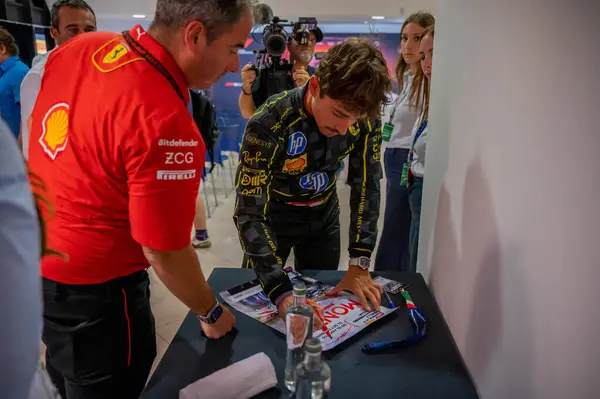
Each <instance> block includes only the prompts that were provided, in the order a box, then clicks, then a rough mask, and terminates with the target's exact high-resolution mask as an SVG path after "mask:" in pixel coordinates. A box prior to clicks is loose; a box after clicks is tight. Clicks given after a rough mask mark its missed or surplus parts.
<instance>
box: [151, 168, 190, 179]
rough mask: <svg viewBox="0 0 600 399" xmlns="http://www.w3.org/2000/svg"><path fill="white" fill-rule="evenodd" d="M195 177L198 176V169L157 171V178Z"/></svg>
mask: <svg viewBox="0 0 600 399" xmlns="http://www.w3.org/2000/svg"><path fill="white" fill-rule="evenodd" d="M194 178H196V169H192V170H158V171H156V179H157V180H191V179H194Z"/></svg>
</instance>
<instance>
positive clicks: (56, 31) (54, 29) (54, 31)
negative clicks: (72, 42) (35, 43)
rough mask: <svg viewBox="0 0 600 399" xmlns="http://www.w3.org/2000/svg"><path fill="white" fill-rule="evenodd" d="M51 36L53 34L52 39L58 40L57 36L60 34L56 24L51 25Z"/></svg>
mask: <svg viewBox="0 0 600 399" xmlns="http://www.w3.org/2000/svg"><path fill="white" fill-rule="evenodd" d="M50 36H52V39H54V41H56V37H57V36H58V29H56V28H55V27H54V26H51V27H50Z"/></svg>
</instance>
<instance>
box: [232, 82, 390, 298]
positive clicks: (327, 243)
mask: <svg viewBox="0 0 600 399" xmlns="http://www.w3.org/2000/svg"><path fill="white" fill-rule="evenodd" d="M306 87H307V85H306V86H304V87H301V88H297V89H292V90H289V91H286V92H283V93H280V94H278V95H276V96H273V97H270V98H269V99H268V100H267V102H266V103H265V104H264V105H263V106H262V107H260V108H259V109H258V111H257V112H256V114H255V115H254V116H253V117H252V118H251V119H250V120H249V121H248V124H247V126H246V130H245V133H244V137H243V139H242V146H241V149H240V162H239V167H238V170H237V176H236V193H237V199H236V204H235V213H234V221H235V223H236V227H237V229H238V232H239V237H240V241H241V244H242V249H243V251H244V255H245V258H244V267H253V268H254V270H255V271H256V273H257V275H258V278H259V280H260V282H261V284H262V286H263V289H264V291H265V293H266V294H267V296H268V297H269V299H270V300H271V301H273V302H275V300H276V299H277V298H278V297H279V296H280V295H281V294H283V293H285V292H288V291H290V290H291V289H292V285H291V283H290V280H289V278H288V277H287V275H286V273H285V272H284V271H283V267H282V265H283V264H285V261H286V259H284V258H287V256H288V255H289V251H290V248H291V247H293V248H294V255H295V257H296V259H298V257H304V259H307V261H306V262H305V263H309V264H305V265H304V267H305V268H312V269H321V268H332V267H331V264H333V268H335V269H337V266H338V263H339V247H340V241H339V207H338V202H337V193H336V180H337V171H338V169H339V167H340V166H341V163H342V160H343V159H344V158H345V157H346V156H348V155H349V156H350V159H349V171H348V184H349V185H350V188H351V192H350V214H351V215H350V218H351V221H350V245H349V248H348V249H349V252H350V257H358V256H368V257H370V255H371V252H372V251H373V248H374V247H375V241H376V239H377V219H378V217H379V204H380V180H381V177H382V169H381V164H380V154H381V121H380V120H379V119H377V120H373V121H369V122H358V123H356V124H355V125H353V126H351V127H350V128H349V129H348V132H347V133H346V135H337V136H334V137H326V136H324V135H322V134H321V133H320V132H319V129H318V127H317V124H316V122H315V120H314V118H313V117H312V116H311V115H309V114H308V113H307V112H306V110H305V108H304V94H305V90H306ZM283 241H285V244H283V243H282V242H283ZM336 241H337V244H336ZM300 244H304V245H302V246H301V247H300ZM283 246H285V247H287V248H285V249H282V247H283ZM336 246H337V248H335V247H336ZM332 247H333V248H332ZM327 248H329V249H330V250H333V251H334V252H333V253H335V251H336V250H337V260H336V259H335V255H334V256H333V257H330V260H328V261H326V263H328V264H329V265H328V266H325V267H323V265H322V264H321V261H322V258H321V256H323V253H324V252H327V250H328V249H327ZM321 251H323V253H321ZM296 267H297V268H298V263H296Z"/></svg>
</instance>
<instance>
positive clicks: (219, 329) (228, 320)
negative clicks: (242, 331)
mask: <svg viewBox="0 0 600 399" xmlns="http://www.w3.org/2000/svg"><path fill="white" fill-rule="evenodd" d="M221 308H222V309H223V314H222V315H221V317H219V319H218V320H217V321H216V322H214V323H213V324H207V323H203V322H200V327H202V331H204V334H206V336H207V337H208V338H211V339H219V338H221V337H223V336H224V335H225V334H227V333H228V332H229V331H231V330H232V329H233V327H234V326H235V316H234V315H233V313H231V311H230V310H229V309H228V308H227V306H224V305H221Z"/></svg>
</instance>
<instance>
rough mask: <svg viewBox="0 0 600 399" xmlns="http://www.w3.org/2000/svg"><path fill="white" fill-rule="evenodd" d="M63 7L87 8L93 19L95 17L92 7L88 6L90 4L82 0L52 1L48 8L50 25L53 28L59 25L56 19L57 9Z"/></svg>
mask: <svg viewBox="0 0 600 399" xmlns="http://www.w3.org/2000/svg"><path fill="white" fill-rule="evenodd" d="M63 7H71V8H80V9H82V10H88V11H89V12H91V13H92V15H93V16H94V19H96V14H95V13H94V10H92V7H90V5H89V4H88V3H86V2H85V1H83V0H57V1H55V2H54V4H52V8H51V9H50V25H52V27H53V28H54V29H58V27H59V25H60V21H59V20H58V10H60V9H61V8H63Z"/></svg>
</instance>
